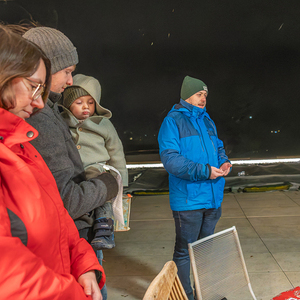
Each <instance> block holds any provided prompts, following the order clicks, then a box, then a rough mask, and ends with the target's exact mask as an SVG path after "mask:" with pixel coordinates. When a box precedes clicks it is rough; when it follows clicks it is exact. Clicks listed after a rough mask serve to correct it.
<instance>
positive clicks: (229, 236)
mask: <svg viewBox="0 0 300 300" xmlns="http://www.w3.org/2000/svg"><path fill="white" fill-rule="evenodd" d="M188 246H189V255H190V259H191V266H192V271H193V275H194V281H195V289H196V294H197V300H222V299H228V300H233V299H236V300H239V299H240V300H244V299H249V297H250V299H252V298H253V299H254V300H256V297H255V295H254V293H253V290H252V287H251V283H250V280H249V276H248V272H247V268H246V264H245V260H244V256H243V253H242V248H241V245H240V241H239V237H238V234H237V230H236V228H235V226H233V227H231V228H228V229H226V230H223V231H220V232H218V233H215V234H213V235H210V236H208V237H205V238H203V239H200V240H198V241H196V242H194V243H191V244H189V245H188ZM247 296H248V298H247Z"/></svg>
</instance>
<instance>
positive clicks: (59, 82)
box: [50, 65, 76, 93]
mask: <svg viewBox="0 0 300 300" xmlns="http://www.w3.org/2000/svg"><path fill="white" fill-rule="evenodd" d="M75 67H76V66H75V65H74V66H70V67H68V68H65V69H63V70H60V71H58V72H56V73H55V74H52V82H51V88H50V90H51V91H52V92H55V93H62V92H63V91H64V90H65V88H66V87H67V86H68V85H72V84H73V77H72V72H74V71H75Z"/></svg>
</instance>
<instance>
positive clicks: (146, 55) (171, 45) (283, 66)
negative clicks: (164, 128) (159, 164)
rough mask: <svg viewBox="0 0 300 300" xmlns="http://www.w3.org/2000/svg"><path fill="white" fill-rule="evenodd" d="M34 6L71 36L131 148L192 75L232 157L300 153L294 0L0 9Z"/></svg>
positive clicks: (19, 13)
mask: <svg viewBox="0 0 300 300" xmlns="http://www.w3.org/2000/svg"><path fill="white" fill-rule="evenodd" d="M28 15H31V16H32V18H33V19H34V20H37V21H39V22H40V23H41V24H43V25H46V26H52V27H56V28H57V29H59V30H61V31H62V32H64V33H65V34H66V35H67V36H68V37H69V38H70V39H71V40H72V42H73V43H74V44H75V46H76V47H77V49H78V53H79V59H80V62H79V64H78V66H77V70H76V72H77V73H78V72H79V73H84V74H86V75H91V76H95V77H96V78H98V79H99V81H100V83H101V85H102V89H103V93H102V100H101V103H102V105H103V106H104V107H107V108H109V109H110V110H112V111H113V118H112V122H113V123H114V125H115V126H116V128H117V131H118V133H119V135H120V138H121V140H122V142H123V144H124V148H125V151H126V152H129V151H133V150H147V149H148V150H149V149H157V148H158V145H157V133H158V130H159V127H160V124H161V122H162V120H163V118H164V117H165V116H166V114H167V112H168V111H169V110H170V109H171V107H172V105H173V104H175V103H177V102H178V101H179V93H180V86H181V82H182V80H183V78H184V76H185V75H189V76H193V77H196V78H199V79H201V80H203V81H204V82H205V83H206V84H207V85H208V89H209V97H208V103H207V111H208V113H209V114H210V115H211V117H212V118H213V120H214V121H215V123H216V125H217V128H218V133H219V137H220V138H221V139H222V140H223V141H224V143H225V146H226V150H227V153H228V154H229V156H230V157H231V158H233V157H274V156H292V155H300V137H299V134H298V131H299V125H300V124H299V122H300V121H299V119H300V118H299V117H298V114H299V110H300V101H299V100H300V96H299V92H298V90H299V88H298V87H299V76H300V58H299V53H300V2H299V1H298V0H295V1H288V0H284V1H276V0H255V1H248V0H243V1H241V0H231V1H226V0H203V1H201V0H198V1H191V0H185V1H183V0H181V1H172V0H160V1H149V0H147V1H146V0H126V1H125V0H124V1H121V0H119V1H116V0H85V1H82V0H81V1H79V0H73V1H70V0H61V1H57V0H51V1H48V0H43V1H39V0H36V1H32V0H26V1H25V0H23V1H22V0H19V1H18V0H16V1H8V2H3V1H0V19H2V20H4V21H8V22H16V21H19V20H20V19H21V18H24V17H23V16H26V17H27V18H28ZM275 132H276V133H275Z"/></svg>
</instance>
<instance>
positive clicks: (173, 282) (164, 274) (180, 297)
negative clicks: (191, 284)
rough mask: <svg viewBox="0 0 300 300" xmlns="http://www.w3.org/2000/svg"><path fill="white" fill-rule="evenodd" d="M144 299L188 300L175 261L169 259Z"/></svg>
mask: <svg viewBox="0 0 300 300" xmlns="http://www.w3.org/2000/svg"><path fill="white" fill-rule="evenodd" d="M143 300H188V298H187V296H186V293H185V291H184V289H183V286H182V284H181V282H180V280H179V277H178V275H177V267H176V264H175V263H174V261H168V262H167V263H166V264H165V265H164V267H163V268H162V270H161V271H160V272H159V274H158V275H157V276H156V277H155V278H154V279H153V281H152V282H151V284H150V285H149V287H148V289H147V291H146V293H145V295H144V298H143Z"/></svg>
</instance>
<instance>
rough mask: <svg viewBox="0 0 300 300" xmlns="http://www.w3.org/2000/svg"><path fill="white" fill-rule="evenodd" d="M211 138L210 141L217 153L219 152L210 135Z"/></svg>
mask: <svg viewBox="0 0 300 300" xmlns="http://www.w3.org/2000/svg"><path fill="white" fill-rule="evenodd" d="M207 134H208V135H209V133H207ZM209 138H210V140H211V142H212V144H213V146H214V149H215V152H217V149H216V147H215V144H214V142H213V140H212V138H211V136H210V135H209Z"/></svg>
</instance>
